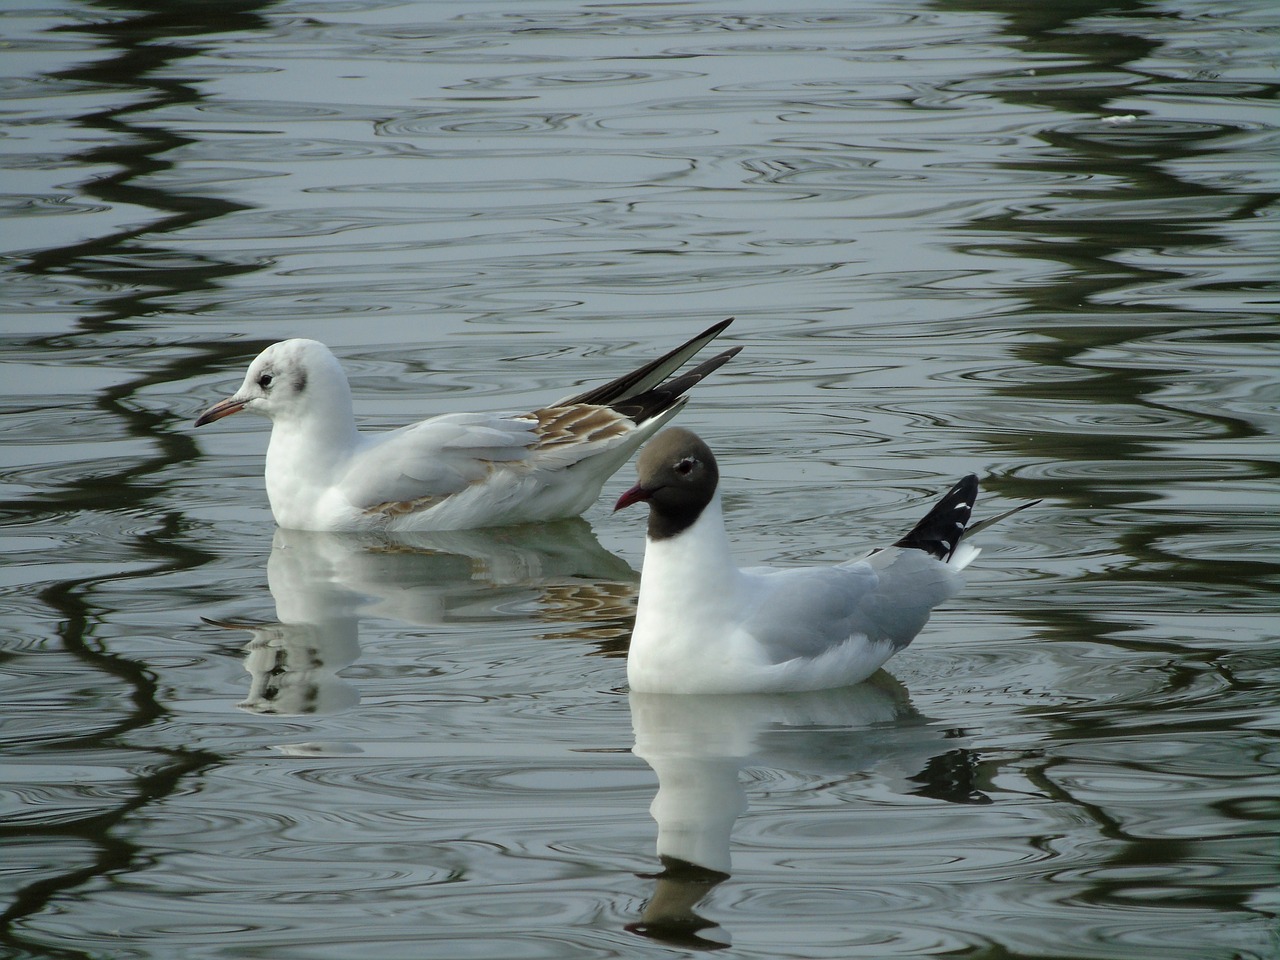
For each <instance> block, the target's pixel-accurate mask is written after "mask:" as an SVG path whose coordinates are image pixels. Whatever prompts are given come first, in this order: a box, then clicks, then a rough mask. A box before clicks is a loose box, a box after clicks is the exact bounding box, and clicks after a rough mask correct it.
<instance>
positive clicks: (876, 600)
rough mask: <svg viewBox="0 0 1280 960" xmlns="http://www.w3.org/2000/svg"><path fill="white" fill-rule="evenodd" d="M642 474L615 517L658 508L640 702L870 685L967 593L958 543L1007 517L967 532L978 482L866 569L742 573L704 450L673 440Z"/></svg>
mask: <svg viewBox="0 0 1280 960" xmlns="http://www.w3.org/2000/svg"><path fill="white" fill-rule="evenodd" d="M639 473H640V482H639V483H638V484H637V485H636V486H634V487H632V488H631V489H630V490H628V491H627V492H626V493H624V494H623V495H622V497H621V498H620V499H619V501H618V506H619V507H623V506H627V505H629V504H631V503H636V502H641V501H647V502H648V503H649V505H650V519H649V534H648V537H647V538H646V542H645V557H644V568H643V570H642V572H641V577H640V598H639V602H638V607H637V611H636V622H635V628H634V631H633V633H632V636H631V646H630V649H629V651H628V654H627V678H628V680H629V681H630V684H631V689H632V690H635V691H639V692H643V693H777V692H786V691H797V690H820V689H825V688H830V687H839V686H846V685H849V684H854V683H858V682H859V681H861V680H865V679H866V678H867V677H869V676H871V674H873V673H874V672H875V671H876V670H877V669H879V668H880V666H881V665H883V664H884V663H885V661H887V660H888V659H889V658H890V657H891V656H893V655H894V654H895V653H897V652H898V651H899V650H901V649H903V648H904V647H906V646H907V644H909V643H910V642H911V641H912V639H913V638H914V637H915V636H916V634H918V633H919V632H920V630H921V629H922V628H923V627H924V625H925V623H927V622H928V620H929V615H930V613H931V612H932V610H933V608H934V607H936V606H937V605H938V604H940V603H942V602H943V601H944V600H946V599H948V598H949V597H952V596H954V595H955V594H956V593H957V592H958V591H959V590H960V588H961V587H962V586H963V585H964V580H963V578H962V577H961V575H960V571H961V570H963V569H964V568H965V567H966V566H968V565H969V564H970V563H971V562H972V561H973V560H974V559H975V558H976V557H977V555H978V550H977V548H975V547H972V546H970V545H969V544H967V543H961V542H960V537H961V536H963V534H964V533H965V531H966V528H968V529H969V530H975V529H977V528H978V527H982V526H987V525H988V524H990V523H993V522H995V521H996V520H999V519H1002V518H1003V517H1004V516H1008V513H1006V514H1002V515H1001V516H1000V517H995V518H993V519H992V520H988V521H985V522H983V523H982V524H978V525H975V526H974V527H969V525H968V521H969V513H970V510H971V509H972V506H973V500H974V497H975V495H976V493H977V478H976V477H972V476H970V477H966V478H965V479H963V480H961V481H960V482H959V483H957V484H956V485H955V487H953V488H952V489H951V491H950V492H948V493H947V494H946V496H944V497H943V498H942V499H941V500H940V501H939V502H938V504H937V505H936V506H935V507H934V508H933V509H932V510H931V511H930V512H929V514H928V515H927V516H926V517H925V518H924V519H923V520H922V521H921V522H920V523H919V524H918V525H917V526H916V527H915V529H913V530H912V531H911V533H909V534H907V536H905V537H903V538H902V539H901V540H899V541H898V542H897V543H896V544H894V545H893V546H890V547H886V548H884V549H881V550H877V551H874V552H872V553H870V554H868V555H867V556H865V557H863V558H862V559H859V560H851V561H848V562H846V563H842V564H838V565H835V566H825V567H803V568H791V569H777V568H771V567H755V568H748V569H739V568H738V567H737V566H736V565H735V564H734V562H733V558H732V555H731V551H730V546H729V538H728V535H727V534H726V532H725V526H724V518H723V515H722V512H721V506H720V492H719V484H718V481H719V472H718V468H717V466H716V463H715V457H714V456H713V455H712V453H711V451H710V449H708V448H707V446H706V444H704V443H703V442H702V441H701V440H700V439H698V437H697V436H695V435H694V434H692V433H690V432H689V431H687V430H681V429H679V428H673V429H670V430H666V431H664V432H663V433H661V434H659V435H658V437H656V438H655V439H654V440H653V441H652V442H651V443H650V444H649V446H648V447H646V449H645V450H644V452H643V453H642V454H641V457H640V461H639ZM1030 505H1031V504H1024V505H1023V506H1024V507H1025V506H1030ZM1015 509H1018V510H1020V509H1023V507H1017V508H1015ZM1009 512H1010V513H1012V512H1014V511H1009Z"/></svg>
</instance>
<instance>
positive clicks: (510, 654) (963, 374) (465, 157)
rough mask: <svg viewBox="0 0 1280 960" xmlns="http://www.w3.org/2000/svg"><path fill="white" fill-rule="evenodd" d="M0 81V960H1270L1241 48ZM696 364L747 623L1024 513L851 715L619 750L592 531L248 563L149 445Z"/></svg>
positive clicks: (451, 10)
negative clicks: (207, 410) (309, 339)
mask: <svg viewBox="0 0 1280 960" xmlns="http://www.w3.org/2000/svg"><path fill="white" fill-rule="evenodd" d="M0 22H3V23H4V24H5V26H6V36H7V37H9V38H10V39H9V50H10V53H11V56H12V59H11V61H10V65H9V67H8V68H7V69H6V71H5V74H6V79H5V82H4V84H3V87H2V88H0V96H3V97H4V99H5V104H6V107H7V108H8V110H9V111H10V113H9V116H10V120H11V122H10V124H9V125H8V128H7V129H8V132H9V135H8V136H7V137H6V138H5V139H4V140H3V141H0V150H3V152H4V162H5V166H6V172H7V176H6V187H5V188H4V192H3V201H4V204H5V209H6V211H7V212H8V213H9V218H8V223H9V225H10V229H9V230H7V231H6V235H5V250H6V255H5V258H4V260H3V261H2V266H0V269H3V271H4V281H5V290H6V294H7V296H6V298H5V302H4V303H3V304H0V337H2V338H3V339H2V341H0V342H2V343H3V353H2V354H0V360H3V362H4V364H5V370H6V376H5V379H4V381H3V387H0V398H2V399H3V404H4V408H3V409H4V415H5V427H6V437H7V439H8V441H9V442H8V443H7V444H6V445H5V448H4V453H3V455H2V456H3V460H2V461H0V463H2V464H3V466H2V467H0V471H2V475H3V478H4V481H5V485H6V486H5V493H4V498H3V510H4V517H5V520H6V521H7V524H6V530H5V532H4V534H3V550H2V551H0V556H2V557H3V560H0V570H2V571H3V574H4V577H5V579H4V581H3V586H0V591H2V592H0V598H2V599H0V618H2V619H3V623H4V626H5V627H6V628H7V629H6V636H7V637H8V642H7V643H6V644H5V650H4V655H3V657H4V659H3V663H4V667H5V670H4V674H3V677H2V678H0V690H2V691H3V694H4V703H5V707H4V711H3V714H2V715H3V719H4V724H3V729H2V732H0V736H2V737H3V741H4V744H5V747H6V748H7V749H6V754H7V760H6V764H5V770H6V776H5V783H6V791H5V793H4V799H3V811H4V817H3V820H0V845H2V846H3V848H4V850H3V859H4V862H5V864H6V867H7V868H8V869H7V870H6V872H5V877H6V879H5V881H4V884H3V887H2V888H0V889H3V891H4V893H5V901H4V908H3V909H4V913H3V932H2V933H0V944H3V950H4V951H7V954H6V955H12V956H15V957H33V958H34V957H42V958H43V957H68V958H72V957H75V958H81V957H95V958H96V957H102V956H107V955H110V956H117V955H118V956H122V957H123V956H129V957H156V958H160V957H171V956H176V955H182V956H184V957H201V956H230V955H236V956H250V955H266V954H270V955H271V956H273V957H321V956H348V955H351V954H352V953H353V952H368V951H372V952H374V953H376V954H377V955H379V956H385V957H398V956H413V957H421V956H439V957H445V956H448V957H452V956H463V955H465V956H472V957H485V956H492V957H502V958H504V960H509V958H514V957H525V956H530V957H533V956H555V957H557V958H573V957H579V956H581V957H588V956H590V957H598V956H606V955H608V956H640V955H646V956H647V955H648V954H650V953H651V952H652V950H653V949H655V947H656V945H655V944H653V943H651V942H649V941H648V940H646V939H642V938H640V937H637V936H635V935H634V934H635V933H641V934H644V935H645V937H648V938H656V939H658V940H663V941H665V942H666V944H667V945H668V946H679V947H681V948H694V949H697V948H704V947H715V946H717V945H719V944H721V943H724V942H726V941H729V940H731V941H732V942H733V945H734V946H733V948H732V949H733V951H734V952H735V954H736V953H741V954H743V955H745V956H758V957H778V956H806V957H818V956H823V957H842V958H843V957H850V956H875V957H881V956H923V955H933V954H948V955H954V956H968V957H979V956H997V955H998V956H1009V957H1014V956H1017V957H1040V956H1050V955H1052V956H1063V957H1099V956H1105V957H1108V958H1109V960H1111V958H1126V960H1127V958H1152V960H1156V958H1158V960H1170V958H1173V960H1181V958H1186V960H1204V958H1213V960H1219V958H1220V960H1227V958H1232V960H1235V958H1259V960H1260V958H1264V957H1270V956H1274V955H1275V952H1276V949H1277V927H1276V913H1277V910H1278V906H1280V905H1278V903H1277V898H1276V894H1275V890H1276V883H1275V879H1276V876H1277V866H1278V864H1277V850H1278V849H1280V842H1278V841H1280V837H1278V836H1277V834H1280V830H1277V821H1278V820H1280V810H1278V809H1277V807H1276V804H1275V799H1274V795H1275V792H1276V791H1275V783H1276V774H1277V763H1276V754H1275V750H1274V746H1273V737H1272V731H1273V730H1274V727H1275V722H1276V710H1275V704H1274V700H1275V698H1274V696H1273V694H1272V691H1273V690H1274V689H1275V682H1276V680H1277V660H1276V656H1275V652H1274V649H1275V644H1274V639H1275V625H1274V610H1275V606H1276V604H1275V596H1276V583H1277V565H1276V560H1275V545H1276V543H1277V542H1278V541H1280V530H1278V528H1277V517H1280V498H1278V494H1277V489H1278V488H1277V484H1276V480H1277V472H1278V469H1280V468H1278V466H1277V465H1278V463H1280V458H1277V456H1276V450H1277V447H1276V441H1275V437H1276V435H1277V432H1280V431H1278V429H1277V428H1278V421H1277V416H1276V409H1277V407H1276V404H1277V401H1278V400H1280V387H1278V386H1277V383H1278V381H1280V377H1278V376H1277V370H1278V369H1280V365H1278V364H1277V350H1276V344H1277V336H1276V332H1275V330H1276V327H1275V316H1274V307H1273V304H1271V303H1270V301H1268V300H1267V296H1268V294H1269V293H1270V292H1272V291H1273V290H1274V265H1275V230H1274V220H1275V213H1274V211H1275V201H1276V197H1277V193H1278V192H1280V191H1278V190H1277V182H1276V178H1275V174H1274V170H1275V165H1274V162H1273V160H1274V154H1275V146H1276V133H1275V124H1274V121H1273V120H1272V110H1273V104H1274V101H1275V99H1276V92H1277V87H1278V86H1280V85H1278V84H1277V83H1276V82H1275V77H1274V69H1273V68H1274V60H1275V38H1276V36H1277V34H1278V33H1280V20H1278V19H1277V15H1276V11H1275V9H1274V5H1272V4H1268V3H1263V2H1249V0H1230V2H1228V3H1225V4H1223V3H1212V4H1210V3H1196V2H1191V0H1185V2H1175V3H1141V2H1100V0H1080V2H1074V3H1067V4H1027V3H1012V2H1010V3H986V4H967V3H961V4H945V5H941V4H928V3H909V4H881V5H872V6H867V7H859V8H858V9H856V10H850V9H848V8H847V5H846V6H840V5H833V4H825V3H819V4H816V5H812V6H809V7H805V8H803V9H801V8H797V9H796V10H794V11H785V12H779V11H778V10H776V9H764V8H760V9H756V8H754V7H752V5H750V4H748V5H747V7H744V8H743V9H742V10H741V11H739V12H738V13H736V14H735V15H732V16H729V15H726V14H725V13H724V12H723V11H720V10H715V9H712V8H709V7H704V6H701V5H699V4H696V3H695V4H693V5H687V6H685V7H679V8H670V9H667V8H661V7H643V6H639V7H630V8H625V9H624V8H607V7H599V8H591V9H586V8H581V7H577V6H573V5H568V4H560V3H555V2H552V3H548V4H545V5H542V6H540V7H538V8H537V9H529V8H519V9H516V8H512V7H509V6H507V5H506V4H504V3H501V2H494V3H481V4H479V5H476V6H475V7H474V9H472V8H468V9H466V10H465V11H464V10H461V9H460V8H457V7H456V6H450V5H447V4H435V3H426V2H422V3H404V4H394V3H381V2H371V3H359V4H345V5H338V6H335V5H320V6H314V5H312V6H308V5H300V4H295V3H287V2H282V3H273V4H248V3H227V2H218V3H205V2H184V3H179V4H174V3H142V2H129V3H102V2H97V3H68V4H65V5H64V6H63V7H62V8H59V9H58V10H56V11H51V10H49V9H45V8H39V9H36V8H31V9H21V8H19V9H12V10H6V11H5V12H4V13H3V14H0ZM728 315H737V316H738V317H739V320H738V323H737V324H736V325H735V328H734V336H735V337H736V338H737V342H739V343H741V344H742V345H744V346H745V348H746V349H745V350H744V352H743V354H742V355H741V356H740V357H739V358H738V359H737V360H735V362H734V364H733V365H732V366H731V367H730V368H726V369H725V371H723V374H722V375H721V376H719V377H718V378H717V381H716V383H714V384H708V386H707V389H706V390H705V391H703V392H702V393H701V394H700V396H699V397H698V398H697V402H696V403H695V404H693V405H691V407H690V408H689V410H688V411H686V412H685V413H684V414H682V418H683V420H684V422H686V423H687V424H688V425H690V426H693V427H695V428H696V429H699V430H700V431H701V432H703V433H704V434H706V435H707V436H709V437H710V438H713V439H714V441H715V443H716V446H717V449H719V450H723V451H724V457H723V459H724V460H725V463H726V466H727V470H728V473H727V476H729V477H730V479H731V489H729V491H728V494H727V496H728V502H729V507H730V511H729V514H730V524H731V526H732V527H733V532H734V536H735V539H736V540H737V541H738V542H739V544H740V554H741V558H742V559H743V561H744V562H752V561H779V562H789V561H806V560H812V559H815V558H818V559H822V558H835V557H841V556H845V555H847V554H848V553H849V552H851V547H850V540H851V539H852V540H855V541H857V542H858V544H861V543H862V542H863V541H864V539H868V540H873V541H874V540H880V539H883V537H884V536H886V535H887V534H890V533H892V532H893V531H894V530H896V529H897V526H898V524H897V522H896V520H895V518H901V517H905V516H910V515H911V513H912V510H913V508H912V505H911V503H909V502H907V501H911V500H913V499H925V498H927V497H928V496H929V495H930V494H931V492H932V491H933V490H935V489H936V488H938V487H940V486H942V485H943V484H944V483H945V481H946V480H947V479H950V478H951V477H952V476H954V475H957V474H959V473H961V472H965V471H968V470H978V471H979V472H980V473H981V474H983V475H984V489H985V490H986V496H987V497H989V498H990V499H991V502H992V503H993V504H995V503H999V502H1001V501H1016V500H1022V499H1027V498H1036V497H1040V498H1044V501H1045V502H1044V505H1043V506H1042V507H1041V508H1039V509H1038V510H1037V511H1036V514H1035V516H1030V515H1024V516H1020V517H1019V518H1018V519H1017V521H1016V522H1011V523H1010V525H1009V527H1008V528H1007V529H1005V530H1003V531H1002V532H1001V533H1000V535H999V538H993V539H992V540H990V542H989V544H988V550H987V552H986V553H985V554H984V557H983V561H982V562H981V563H980V564H979V566H980V567H981V570H980V571H978V572H977V573H975V576H974V578H973V582H972V584H971V587H970V589H969V591H968V592H967V593H966V594H965V595H962V597H961V598H959V600H957V602H956V603H955V604H954V605H953V606H952V607H951V608H949V609H948V610H947V611H946V612H945V613H944V614H942V615H940V616H939V617H938V618H936V620H935V623H934V624H933V626H932V627H931V628H930V631H929V632H928V633H927V634H926V635H925V636H923V637H922V638H921V640H920V641H919V642H917V644H915V645H914V646H913V647H912V648H911V649H910V650H909V651H907V652H906V653H905V654H903V655H902V656H901V657H899V658H897V659H895V661H893V662H892V663H891V664H890V672H891V673H892V674H893V677H894V678H896V680H895V679H892V678H890V677H885V676H881V677H879V678H877V682H876V683H875V684H869V685H865V686H864V687H862V688H858V689H857V690H855V691H852V692H849V691H846V692H843V693H842V694H841V695H833V696H819V697H813V698H772V699H770V698H763V699H759V700H756V699H752V698H747V699H746V700H743V701H738V700H737V699H736V698H729V699H726V700H724V701H721V702H716V703H709V702H707V701H698V702H696V703H688V704H684V703H664V702H663V700H662V698H658V699H657V700H652V698H648V699H646V698H642V697H638V696H636V695H632V696H631V697H630V698H628V697H627V696H626V695H625V690H624V688H623V683H624V672H623V669H622V664H621V661H620V659H619V655H620V654H621V653H622V651H623V648H624V645H625V637H626V635H627V629H628V624H629V618H630V610H631V604H632V602H633V595H634V589H635V584H634V579H635V578H634V572H633V569H632V568H633V567H634V566H637V565H638V563H639V543H638V537H639V531H638V529H636V527H635V526H634V525H633V524H632V523H631V522H630V521H629V520H628V519H625V518H614V517H610V516H609V515H608V513H607V511H606V510H605V509H604V508H601V509H598V510H595V511H593V512H592V513H590V514H588V517H587V519H586V520H585V521H582V522H578V523H574V524H568V525H564V526H560V527H557V528H550V529H544V530H538V529H531V530H521V531H507V532H501V533H495V534H477V535H474V536H472V535H459V536H458V537H456V538H454V539H450V540H448V541H447V542H445V541H438V540H437V541H433V542H416V543H394V544H392V543H379V542H367V541H360V540H349V539H343V538H332V537H313V536H307V535H299V534H292V533H289V534H284V533H280V534H277V535H276V537H275V540H274V542H272V540H271V536H272V534H271V523H270V514H269V512H268V511H267V509H266V504H265V498H264V496H263V493H262V490H261V480H260V476H261V450H262V447H263V443H264V441H263V437H264V431H263V428H262V425H261V424H257V423H247V424H238V425H233V426H232V427H231V428H230V429H228V430H227V431H225V432H223V433H221V434H219V435H218V436H216V437H201V438H200V439H199V443H197V441H196V438H195V437H194V435H193V434H192V432H191V430H190V427H189V422H190V419H191V417H192V416H193V415H194V414H195V412H197V411H198V410H199V409H201V408H202V407H203V406H204V405H205V404H206V403H207V402H208V401H209V400H210V399H211V398H213V397H214V396H217V395H219V394H220V393H221V388H222V387H223V386H225V384H227V383H230V382H232V381H235V380H237V379H238V377H239V372H240V370H241V369H242V366H243V363H244V362H245V361H246V360H247V359H248V358H249V357H251V356H252V355H253V354H255V353H256V352H257V351H258V349H260V348H261V346H263V345H265V344H266V343H268V342H270V341H272V340H275V339H278V338H280V337H283V336H287V335H298V334H302V335H309V336H315V337H318V338H320V339H324V340H326V341H327V342H330V343H331V344H333V345H334V347H335V349H336V351H337V352H338V353H339V354H340V355H341V356H342V357H343V359H344V362H345V363H347V365H348V366H349V369H350V370H351V372H352V375H353V380H354V383H355V387H356V392H357V396H358V402H359V403H360V404H361V411H360V412H361V413H362V414H363V415H364V416H365V418H366V419H367V420H369V421H370V422H371V423H372V425H374V426H380V425H386V424H393V423H400V422H404V421H406V420H408V419H410V418H413V417H417V416H422V415H424V414H426V413H428V412H433V411H443V410H456V409H479V408H485V407H489V408H498V407H506V406H511V407H522V406H524V405H525V404H526V402H527V401H540V400H545V398H546V397H547V396H548V395H549V394H555V393H556V391H557V390H559V392H560V393H567V392H569V390H568V388H569V387H571V386H573V385H576V384H578V383H579V382H582V381H583V380H587V379H590V378H597V377H601V376H605V375H608V374H609V373H610V372H613V371H616V370H618V369H621V368H623V367H625V366H626V365H627V363H629V362H630V361H632V360H634V359H635V358H636V357H637V356H648V355H649V354H650V353H651V352H652V347H653V344H654V343H666V342H670V341H672V340H675V339H676V338H677V337H679V336H680V335H682V334H686V333H687V331H688V329H689V328H691V327H696V326H698V325H700V324H701V325H705V324H706V323H709V322H711V321H712V320H715V319H719V318H721V317H723V316H728ZM562 388H563V389H562ZM620 486H621V478H620ZM975 569H976V568H975ZM226 627H232V628H234V629H231V630H228V629H225V628H226ZM246 631H247V632H246ZM246 671H247V672H246ZM908 690H909V691H910V692H909V693H908V692H907V691H908ZM650 701H652V702H650ZM633 744H634V750H632V747H633ZM655 790H656V791H657V796H656V797H655ZM651 803H652V809H653V813H654V818H655V820H656V824H655V821H654V820H650V819H648V818H647V817H646V815H645V810H646V808H648V807H649V806H650V804H651ZM655 829H656V833H657V848H656V855H655V848H654V833H655ZM176 905H180V906H176Z"/></svg>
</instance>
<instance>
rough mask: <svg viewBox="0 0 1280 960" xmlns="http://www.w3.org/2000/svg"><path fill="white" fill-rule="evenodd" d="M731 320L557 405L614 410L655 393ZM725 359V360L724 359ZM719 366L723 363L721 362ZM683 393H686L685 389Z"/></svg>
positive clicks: (725, 327)
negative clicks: (589, 404)
mask: <svg viewBox="0 0 1280 960" xmlns="http://www.w3.org/2000/svg"><path fill="white" fill-rule="evenodd" d="M733 319H734V318H733V317H729V318H728V319H725V320H721V321H720V322H719V323H713V324H712V325H711V326H709V327H707V329H705V330H703V331H702V332H701V333H699V334H698V335H697V336H694V337H690V338H689V339H688V340H686V341H685V342H684V343H682V344H680V346H678V347H676V348H675V349H674V350H671V351H669V352H668V353H664V354H663V355H662V356H660V357H658V359H656V360H652V361H650V362H649V363H646V364H645V365H644V366H642V367H639V368H637V369H635V370H632V371H631V372H630V373H628V374H625V375H623V376H621V377H619V378H618V379H616V380H611V381H609V382H608V383H606V384H602V385H601V386H598V387H595V388H593V389H591V390H587V391H586V392H585V393H580V394H578V395H577V396H573V397H569V398H568V399H566V400H563V401H561V402H562V403H566V404H571V403H598V404H601V405H602V406H612V407H614V409H619V408H618V407H617V406H616V405H617V404H621V403H624V402H629V401H635V400H638V399H639V398H640V397H642V396H644V395H646V394H647V393H648V392H650V391H656V390H659V389H661V388H662V386H663V383H662V380H663V378H664V377H666V376H668V375H670V374H672V373H675V371H676V370H678V369H679V368H680V367H681V366H683V365H684V364H685V363H687V362H688V361H689V360H690V358H692V357H693V356H694V354H696V353H698V352H699V351H700V350H702V348H703V347H705V346H706V345H707V344H709V343H710V342H711V341H712V340H714V339H715V338H716V337H718V336H720V334H722V333H724V331H725V330H726V329H727V328H728V326H729V324H731V323H733ZM735 352H736V351H735ZM722 356H723V354H722ZM725 359H728V358H727V357H726V358H725ZM721 362H722V363H723V362H724V361H721ZM708 372H710V371H708ZM685 389H688V387H686V388H685Z"/></svg>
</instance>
